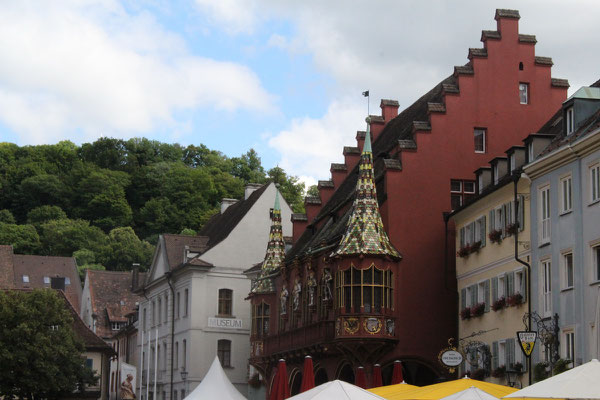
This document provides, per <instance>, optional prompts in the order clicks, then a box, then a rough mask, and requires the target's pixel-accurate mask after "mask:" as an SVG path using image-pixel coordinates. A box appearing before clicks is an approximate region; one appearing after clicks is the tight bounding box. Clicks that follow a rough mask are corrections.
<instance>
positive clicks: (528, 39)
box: [519, 33, 537, 44]
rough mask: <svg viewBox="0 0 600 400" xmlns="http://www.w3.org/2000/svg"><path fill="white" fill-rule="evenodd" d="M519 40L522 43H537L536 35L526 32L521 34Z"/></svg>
mask: <svg viewBox="0 0 600 400" xmlns="http://www.w3.org/2000/svg"><path fill="white" fill-rule="evenodd" d="M519 42H521V43H534V44H535V43H537V39H536V37H535V35H524V34H522V33H521V34H519Z"/></svg>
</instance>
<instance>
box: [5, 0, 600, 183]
mask: <svg viewBox="0 0 600 400" xmlns="http://www.w3.org/2000/svg"><path fill="white" fill-rule="evenodd" d="M496 8H513V9H518V10H519V11H520V13H521V20H520V32H521V33H527V34H535V35H536V36H537V39H538V43H537V45H536V54H537V55H540V56H550V57H552V58H553V60H554V67H553V70H552V75H553V76H554V77H557V78H567V79H569V81H570V83H571V93H572V91H573V89H576V88H578V87H580V86H582V85H589V84H590V83H592V82H594V81H596V80H597V79H598V78H600V67H598V65H600V52H598V51H597V50H598V46H599V42H598V39H599V38H600V24H599V23H598V19H597V17H598V15H600V13H599V12H600V3H599V2H598V1H597V0H587V1H584V0H580V1H571V2H569V5H568V8H565V2H564V0H561V1H558V0H543V1H523V0H521V1H496V2H490V1H480V0H479V1H459V0H456V1H442V0H431V1H430V0H416V1H409V0H406V1H396V0H326V1H323V0H303V1H297V0H294V1H292V0H188V1H179V0H147V1H141V0H124V1H113V0H64V1H58V0H56V1H47V0H43V1H28V0H19V1H2V2H0V142H1V141H7V142H14V143H17V144H19V145H27V144H41V143H56V142H58V141H60V140H65V139H67V140H71V141H73V142H75V143H77V144H81V143H84V142H89V141H93V140H95V139H96V138H98V137H101V136H109V137H119V138H130V137H141V136H144V137H148V138H151V139H156V140H160V141H163V142H169V143H174V142H178V143H181V144H182V145H187V144H199V143H204V144H206V145H207V146H208V147H210V148H212V149H216V150H220V151H222V152H223V153H225V154H227V155H229V156H238V155H240V154H242V153H245V152H246V151H247V150H248V149H249V148H251V147H253V148H254V149H256V150H257V151H258V153H259V155H260V156H261V158H262V160H263V164H264V165H265V166H266V167H268V168H270V167H272V166H274V165H280V166H281V167H283V168H285V169H286V170H287V171H288V172H289V173H291V174H294V175H297V176H300V177H302V178H303V179H305V180H306V181H307V182H308V183H313V182H314V180H315V179H328V178H329V164H330V163H331V162H340V161H342V159H343V158H342V154H341V151H342V146H344V145H354V144H355V140H354V136H355V132H356V130H359V129H364V124H365V123H364V117H365V116H366V114H367V109H366V108H367V105H366V100H365V99H364V98H363V97H362V96H361V92H362V91H364V90H367V89H369V90H370V92H371V111H372V113H378V112H379V109H378V105H379V99H381V98H387V99H395V100H398V101H399V102H400V107H401V109H402V108H404V107H406V106H408V105H410V104H411V103H412V102H413V101H414V100H416V99H417V98H418V97H419V96H420V95H421V94H423V93H424V92H426V91H427V90H429V89H430V88H431V87H433V86H434V85H435V84H437V83H438V82H439V81H440V80H441V79H443V78H444V77H446V76H448V75H449V74H451V73H452V70H453V66H454V65H462V64H464V63H465V62H466V61H467V50H468V48H469V47H481V43H480V41H479V39H480V36H481V30H483V29H495V27H496V24H495V21H494V11H495V9H496Z"/></svg>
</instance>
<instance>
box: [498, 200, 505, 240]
mask: <svg viewBox="0 0 600 400" xmlns="http://www.w3.org/2000/svg"><path fill="white" fill-rule="evenodd" d="M506 211H507V207H506V204H502V218H501V221H500V225H501V226H499V227H498V229H500V230H501V231H502V237H505V236H506V229H505V228H506Z"/></svg>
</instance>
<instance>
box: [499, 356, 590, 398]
mask: <svg viewBox="0 0 600 400" xmlns="http://www.w3.org/2000/svg"><path fill="white" fill-rule="evenodd" d="M513 397H517V398H519V397H531V398H540V397H541V398H549V399H600V362H598V360H596V359H594V360H592V361H590V362H588V363H585V364H583V365H580V366H579V367H576V368H573V369H570V370H568V371H565V372H563V373H561V374H558V375H554V376H553V377H551V378H548V379H545V380H543V381H541V382H538V383H536V384H533V385H531V386H528V387H526V388H525V389H521V390H519V391H517V392H514V393H511V394H509V395H508V396H504V397H503V399H507V398H513Z"/></svg>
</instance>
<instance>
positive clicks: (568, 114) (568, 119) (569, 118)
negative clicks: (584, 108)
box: [565, 107, 575, 135]
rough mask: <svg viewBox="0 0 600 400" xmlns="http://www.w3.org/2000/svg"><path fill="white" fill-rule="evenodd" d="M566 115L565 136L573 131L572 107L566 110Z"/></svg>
mask: <svg viewBox="0 0 600 400" xmlns="http://www.w3.org/2000/svg"><path fill="white" fill-rule="evenodd" d="M565 113H566V118H565V121H566V124H567V135H570V134H571V133H573V131H574V130H575V118H574V117H575V112H574V111H573V107H569V108H567V111H566V112H565Z"/></svg>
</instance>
